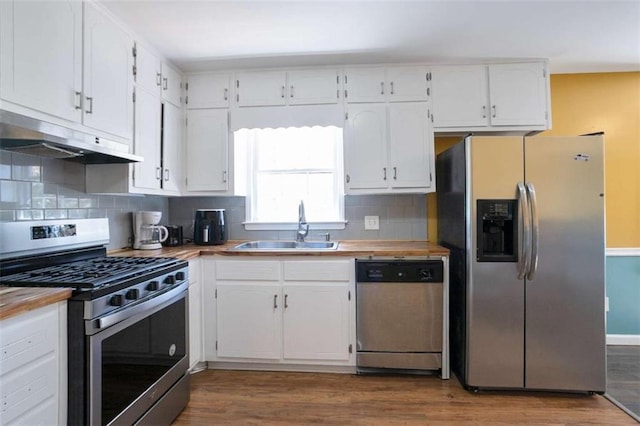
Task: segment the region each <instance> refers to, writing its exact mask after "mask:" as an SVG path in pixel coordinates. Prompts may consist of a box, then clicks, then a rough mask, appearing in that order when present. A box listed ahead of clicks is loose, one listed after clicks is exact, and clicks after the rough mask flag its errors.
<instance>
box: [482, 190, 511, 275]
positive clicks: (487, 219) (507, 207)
mask: <svg viewBox="0 0 640 426" xmlns="http://www.w3.org/2000/svg"><path fill="white" fill-rule="evenodd" d="M516 202H517V201H516V200H477V220H478V224H477V229H478V237H477V248H476V249H477V250H476V253H477V254H476V257H477V261H478V262H517V261H518V241H517V235H518V218H517V212H518V209H517V207H516V206H517V204H516Z"/></svg>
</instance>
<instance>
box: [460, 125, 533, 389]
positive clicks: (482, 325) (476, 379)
mask: <svg viewBox="0 0 640 426" xmlns="http://www.w3.org/2000/svg"><path fill="white" fill-rule="evenodd" d="M468 149H469V150H470V152H469V154H470V155H468V156H467V157H468V158H470V164H469V167H470V174H468V176H470V179H469V181H468V182H467V188H470V195H471V196H470V197H469V194H467V201H466V203H467V206H466V208H467V209H468V210H467V211H468V212H469V213H470V214H469V215H468V216H467V217H469V218H473V219H471V221H470V222H471V229H470V232H469V235H468V237H467V238H468V239H470V241H468V242H467V262H468V271H469V273H468V275H467V276H468V281H467V312H466V314H467V359H466V364H467V370H466V373H467V380H466V384H467V385H469V386H476V387H487V388H491V387H500V388H505V387H506V388H521V387H523V386H524V281H523V280H519V279H518V277H517V276H518V265H519V264H518V263H517V262H478V261H477V252H476V247H478V245H477V242H478V241H477V240H478V228H477V224H478V220H476V218H477V217H478V216H477V214H478V212H477V200H483V199H484V200H487V199H495V200H509V199H511V200H516V199H517V184H518V182H523V179H524V168H523V167H524V159H523V139H522V137H476V136H474V137H472V138H470V139H468ZM517 205H518V203H516V206H517ZM518 210H519V209H518ZM518 214H519V212H516V215H518ZM518 250H519V249H518ZM516 254H517V255H518V254H519V253H516Z"/></svg>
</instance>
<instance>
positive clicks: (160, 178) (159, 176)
mask: <svg viewBox="0 0 640 426" xmlns="http://www.w3.org/2000/svg"><path fill="white" fill-rule="evenodd" d="M156 179H157V180H162V168H160V167H156Z"/></svg>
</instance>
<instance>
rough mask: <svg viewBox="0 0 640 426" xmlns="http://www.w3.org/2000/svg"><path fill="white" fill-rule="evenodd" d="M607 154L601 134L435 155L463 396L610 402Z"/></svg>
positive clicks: (496, 142)
mask: <svg viewBox="0 0 640 426" xmlns="http://www.w3.org/2000/svg"><path fill="white" fill-rule="evenodd" d="M603 148H604V140H603V135H602V134H594V135H586V136H578V137H542V136H535V137H517V136H500V137H479V136H468V137H466V138H465V139H464V140H462V141H461V142H460V143H458V144H456V145H454V146H452V147H451V148H449V149H448V150H446V151H445V152H443V153H441V154H439V155H438V157H437V162H436V177H437V198H438V239H439V243H440V244H441V245H443V246H445V247H447V248H449V249H450V250H451V259H450V273H451V276H450V303H451V305H450V312H451V318H450V332H451V335H450V339H451V345H452V346H451V367H452V370H453V371H454V372H455V374H456V375H457V377H458V378H459V379H460V381H461V382H462V384H463V385H464V386H465V387H467V388H469V389H475V388H486V389H531V390H559V391H578V392H597V393H603V392H604V391H605V386H606V347H605V312H604V303H605V300H604V299H605V287H604V282H605V274H604V260H605V241H604V237H605V222H604V213H605V209H604V154H603Z"/></svg>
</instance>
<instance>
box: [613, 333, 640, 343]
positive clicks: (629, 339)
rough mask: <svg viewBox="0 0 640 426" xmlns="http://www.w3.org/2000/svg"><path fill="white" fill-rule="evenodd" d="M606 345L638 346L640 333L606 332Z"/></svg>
mask: <svg viewBox="0 0 640 426" xmlns="http://www.w3.org/2000/svg"><path fill="white" fill-rule="evenodd" d="M607 345H621V346H640V334H607Z"/></svg>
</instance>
